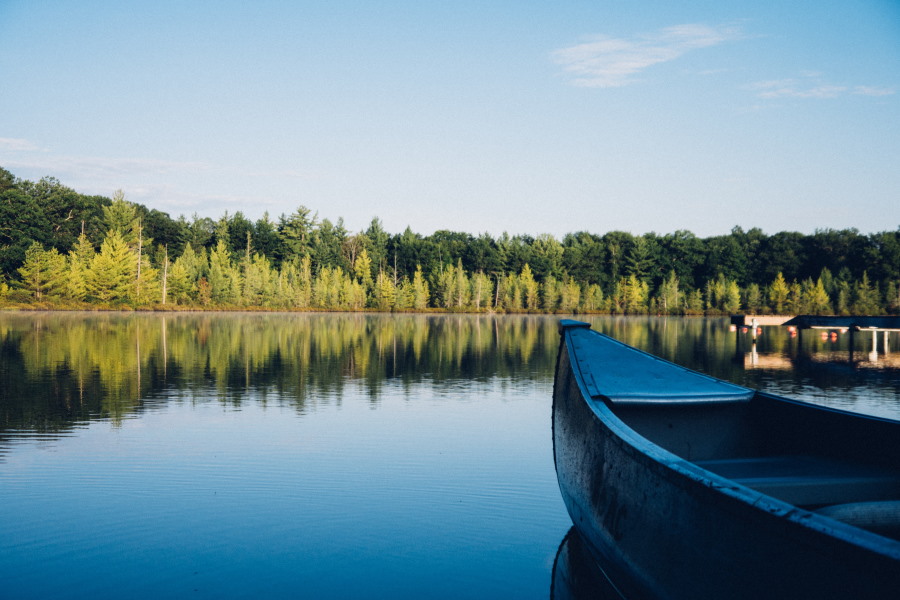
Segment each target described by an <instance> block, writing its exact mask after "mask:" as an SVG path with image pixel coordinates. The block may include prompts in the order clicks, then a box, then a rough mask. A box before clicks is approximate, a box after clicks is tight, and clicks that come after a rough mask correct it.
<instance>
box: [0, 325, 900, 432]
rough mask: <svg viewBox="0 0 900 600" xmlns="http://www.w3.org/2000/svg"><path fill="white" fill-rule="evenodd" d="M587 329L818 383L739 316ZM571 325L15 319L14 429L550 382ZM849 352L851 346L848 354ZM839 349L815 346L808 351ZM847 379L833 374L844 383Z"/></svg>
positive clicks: (0, 331)
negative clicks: (753, 355)
mask: <svg viewBox="0 0 900 600" xmlns="http://www.w3.org/2000/svg"><path fill="white" fill-rule="evenodd" d="M587 320H589V321H591V322H592V324H593V327H594V329H596V330H598V331H601V332H604V333H607V334H609V335H612V336H613V337H615V338H617V339H620V340H622V341H624V342H626V343H628V344H631V345H634V346H636V347H638V348H641V349H643V350H646V351H648V352H651V353H653V354H656V355H658V356H661V357H663V358H666V359H668V360H671V361H674V362H676V363H679V364H682V365H685V366H688V367H691V368H694V369H698V370H701V371H703V372H705V373H708V374H710V375H713V376H716V377H720V378H723V379H729V380H731V381H734V382H736V383H742V384H745V385H750V386H751V387H764V386H765V385H767V383H766V380H767V378H768V379H772V378H773V377H776V378H779V379H780V380H783V382H785V383H787V382H789V381H790V380H792V379H794V378H802V377H804V375H803V371H804V369H803V368H802V366H797V368H796V369H795V370H789V371H788V370H786V371H784V372H783V373H775V374H774V375H773V373H772V372H771V371H765V372H761V371H758V370H757V371H754V370H745V366H744V362H745V361H744V356H743V354H744V352H746V351H749V349H750V343H749V336H747V335H744V338H740V337H739V334H737V333H735V332H730V331H729V329H728V321H727V319H706V318H677V317H675V318H672V317H669V318H655V317H609V316H605V317H588V318H587ZM557 322H558V318H556V317H551V316H524V315H509V316H505V315H424V314H404V315H382V314H360V313H346V314H343V313H337V314H335V313H320V314H317V313H282V314H273V313H265V314H259V313H200V314H189V313H177V314H172V313H164V314H146V313H141V314H121V313H97V314H85V313H6V314H2V315H0V389H2V390H3V394H2V395H0V429H2V430H6V431H9V430H18V431H23V430H27V431H36V432H54V431H59V430H61V429H64V428H68V427H71V426H72V424H74V423H77V422H84V421H87V420H90V419H98V418H103V419H109V420H111V421H112V422H113V423H118V422H119V421H121V420H122V419H123V418H127V417H128V416H129V415H132V414H135V413H136V412H138V411H140V410H146V409H148V408H150V407H152V406H153V405H156V404H159V403H163V402H167V401H170V400H172V399H175V400H179V401H190V402H195V401H209V399H211V398H214V399H217V400H218V401H220V402H222V403H226V404H229V405H240V404H241V403H242V402H245V401H247V400H248V399H252V401H253V402H269V401H275V402H279V403H282V404H287V405H291V406H294V407H295V408H296V409H297V410H298V411H299V412H307V411H311V410H315V408H316V406H318V405H323V404H337V403H340V402H341V401H342V398H343V397H344V396H346V393H347V392H348V391H352V392H353V393H354V394H358V393H359V391H360V390H361V391H362V392H363V393H364V394H365V395H367V396H368V398H369V401H370V402H371V403H372V404H373V405H377V404H378V402H380V399H381V396H382V390H383V388H384V386H386V385H390V386H395V387H399V388H400V389H402V390H403V391H404V392H405V393H406V394H407V395H408V397H410V398H413V399H414V398H415V393H416V389H417V386H421V385H423V384H427V385H433V386H435V389H438V390H440V391H441V392H442V393H443V392H444V391H445V390H452V389H454V388H455V386H456V384H457V382H459V383H462V384H465V383H469V382H482V383H483V382H488V381H491V382H497V383H498V384H499V385H508V384H512V383H521V382H529V381H530V382H535V381H540V382H544V383H548V382H550V381H551V380H552V377H553V367H554V361H555V357H556V349H557V344H558V343H559V337H558V333H557ZM741 339H745V342H741V341H740V340H741ZM863 342H865V340H862V341H861V342H860V343H863ZM848 343H849V340H848V339H845V338H841V339H840V340H839V347H846V344H848ZM832 345H833V344H832V342H831V341H830V339H829V340H822V339H820V338H819V337H818V336H816V337H813V336H805V337H804V339H803V340H802V351H803V354H805V355H808V354H810V353H819V352H822V351H825V350H828V349H830V348H832ZM898 346H900V344H898ZM758 351H759V352H760V353H773V352H778V353H786V354H785V355H786V356H792V355H793V356H796V353H797V351H798V340H797V339H796V338H791V337H790V336H789V334H788V333H787V331H785V330H784V329H781V328H774V327H769V328H766V329H765V331H764V333H763V334H762V336H760V338H759V340H758ZM792 353H793V354H792ZM819 371H821V369H819ZM805 377H807V378H808V377H809V374H807V375H806V376H805ZM820 378H821V376H820V375H817V376H816V381H817V382H819V380H820ZM804 381H808V379H805V380H804ZM801 383H802V382H801V381H800V380H799V379H798V381H797V382H796V383H795V384H794V387H798V388H799V387H802V386H801ZM837 383H838V382H837V381H835V380H834V375H831V383H830V385H835V384H837ZM823 385H829V383H828V382H824V383H823Z"/></svg>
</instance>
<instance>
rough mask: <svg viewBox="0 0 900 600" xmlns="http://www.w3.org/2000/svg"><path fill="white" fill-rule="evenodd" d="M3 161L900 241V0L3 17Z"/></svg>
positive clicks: (219, 210) (19, 8)
mask: <svg viewBox="0 0 900 600" xmlns="http://www.w3.org/2000/svg"><path fill="white" fill-rule="evenodd" d="M0 82H2V83H0V166H3V167H4V168H6V169H8V170H10V171H12V172H13V173H14V174H16V175H18V176H19V177H22V178H26V179H39V178H40V177H42V176H45V175H50V176H54V177H57V178H58V179H59V180H60V181H62V182H63V183H64V184H66V185H68V186H70V187H73V188H75V189H76V190H78V191H80V192H84V193H98V194H105V195H112V193H113V192H114V191H115V190H117V189H122V190H123V191H124V192H125V195H126V197H127V198H128V199H130V200H133V201H135V202H140V203H142V204H145V205H147V206H149V207H151V208H156V209H159V210H163V211H166V212H168V213H170V214H171V215H172V216H173V217H174V216H178V215H180V214H184V215H186V216H190V215H192V214H194V213H197V214H199V215H201V216H209V217H213V218H218V217H220V216H222V215H223V214H224V213H225V211H228V212H229V213H234V212H235V211H242V212H243V213H244V214H245V215H246V216H248V217H250V218H253V219H256V218H259V217H261V216H262V215H263V213H264V212H266V211H268V213H269V214H270V216H271V217H272V218H277V216H278V215H280V214H282V213H291V212H293V211H294V210H295V209H296V208H297V207H298V206H300V205H303V206H306V207H308V208H310V209H312V210H313V211H316V212H318V214H319V217H320V218H329V219H331V220H332V221H335V220H337V218H338V217H343V218H344V221H345V226H346V227H347V228H348V229H349V230H350V231H359V230H361V229H364V228H365V227H367V226H368V224H369V222H370V221H371V219H372V218H373V217H375V216H378V217H380V218H381V220H382V222H383V224H384V227H385V228H386V229H387V230H388V231H390V232H397V233H399V232H401V231H402V230H403V229H405V228H406V226H407V225H408V226H410V227H412V229H413V231H416V232H418V233H423V234H430V233H432V232H433V231H435V230H437V229H451V230H455V231H465V232H469V233H473V234H477V233H481V232H487V233H490V234H492V235H499V234H500V233H502V232H504V231H506V232H509V233H511V234H518V233H522V234H530V235H537V234H541V233H550V234H553V235H555V236H557V237H561V236H563V235H564V234H565V233H569V232H574V231H581V230H587V231H591V232H594V233H600V234H602V233H605V232H606V231H610V230H625V231H630V232H632V233H635V234H641V233H646V232H649V231H655V232H657V233H669V232H672V231H675V230H679V229H688V230H690V231H693V232H694V233H696V234H697V235H700V236H708V235H717V234H724V233H728V232H729V231H730V230H731V228H732V227H734V226H735V225H739V226H741V227H743V228H745V229H748V228H750V227H761V228H762V229H763V230H764V231H766V232H767V233H770V234H772V233H775V232H777V231H783V230H792V231H802V232H806V233H811V232H812V231H813V230H815V229H817V228H819V229H821V228H845V227H856V228H858V229H860V230H861V231H862V232H864V233H868V232H874V231H884V230H894V229H896V228H897V227H898V226H900V2H896V0H858V1H853V2H851V1H841V2H838V1H827V0H818V1H806V0H800V1H793V2H781V1H779V2H769V1H762V2H732V1H728V0H719V1H716V2H702V1H700V2H691V3H673V2H668V1H661V2H618V1H616V2H609V1H603V0H593V1H586V2H570V1H566V0H561V1H560V2H554V3H548V2H530V1H522V0H520V1H517V2H505V1H503V2H491V3H487V2H483V1H481V0H479V1H477V2H469V1H460V2H446V3H427V2H361V1H359V2H342V1H330V2H288V1H281V2H276V1H268V0H262V1H258V2H252V3H250V2H230V1H218V2H169V1H166V0H158V1H156V2H153V3H148V2H129V1H122V0H120V1H117V2H106V1H93V2H92V1H80V2H62V1H60V2H48V1H42V0H28V1H19V0H0Z"/></svg>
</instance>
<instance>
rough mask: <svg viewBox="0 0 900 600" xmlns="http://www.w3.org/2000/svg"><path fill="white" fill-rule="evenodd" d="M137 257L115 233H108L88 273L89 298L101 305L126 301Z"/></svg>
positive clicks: (117, 233)
mask: <svg viewBox="0 0 900 600" xmlns="http://www.w3.org/2000/svg"><path fill="white" fill-rule="evenodd" d="M135 259H136V257H135V255H134V254H133V253H132V251H131V249H129V247H128V244H126V243H125V240H124V239H123V238H122V235H121V234H120V233H119V232H118V231H117V230H112V231H110V233H109V234H107V236H106V239H105V240H103V244H102V245H101V246H100V252H99V253H98V254H96V255H95V256H94V258H93V259H92V260H91V266H90V269H89V270H88V273H87V290H88V295H90V296H91V297H94V298H96V299H97V300H99V301H101V302H116V301H120V302H121V301H125V300H127V299H128V298H129V296H130V295H131V291H132V286H133V285H134V281H135V273H136V270H137V263H136V260H135Z"/></svg>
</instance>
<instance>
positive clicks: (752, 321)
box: [750, 318, 757, 344]
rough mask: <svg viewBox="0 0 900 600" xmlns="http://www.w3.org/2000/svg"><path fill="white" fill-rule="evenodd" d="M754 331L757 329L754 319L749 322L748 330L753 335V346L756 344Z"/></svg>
mask: <svg viewBox="0 0 900 600" xmlns="http://www.w3.org/2000/svg"><path fill="white" fill-rule="evenodd" d="M756 329H757V325H756V319H755V318H754V319H751V320H750V330H751V332H752V333H753V343H754V344H755V343H756Z"/></svg>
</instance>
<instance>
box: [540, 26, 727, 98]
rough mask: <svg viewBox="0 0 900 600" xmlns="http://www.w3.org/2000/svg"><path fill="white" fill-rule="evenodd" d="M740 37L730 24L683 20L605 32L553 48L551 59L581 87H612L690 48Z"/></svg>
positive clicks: (688, 50)
mask: <svg viewBox="0 0 900 600" xmlns="http://www.w3.org/2000/svg"><path fill="white" fill-rule="evenodd" d="M740 37H741V34H740V32H739V31H738V30H737V29H736V28H733V27H709V26H707V25H698V24H686V25H676V26H674V27H666V28H664V29H661V30H659V31H657V32H654V33H650V34H644V35H640V36H636V37H633V38H615V37H609V36H605V35H599V36H595V37H593V38H592V39H591V40H590V41H587V42H585V43H583V44H578V45H575V46H571V47H568V48H562V49H560V50H556V51H555V52H553V59H554V60H555V61H556V62H557V63H558V64H560V65H562V67H563V69H564V70H565V71H566V72H567V73H569V74H571V75H572V83H573V84H574V85H577V86H583V87H596V88H615V87H622V86H625V85H628V84H630V83H634V82H635V81H636V79H635V78H634V76H635V75H636V74H637V73H640V72H641V71H643V70H645V69H647V68H649V67H652V66H653V65H658V64H661V63H665V62H670V61H673V60H675V59H677V58H679V57H681V56H683V55H685V54H686V53H688V52H690V51H692V50H698V49H701V48H709V47H711V46H716V45H719V44H722V43H725V42H728V41H731V40H735V39H738V38H740Z"/></svg>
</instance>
